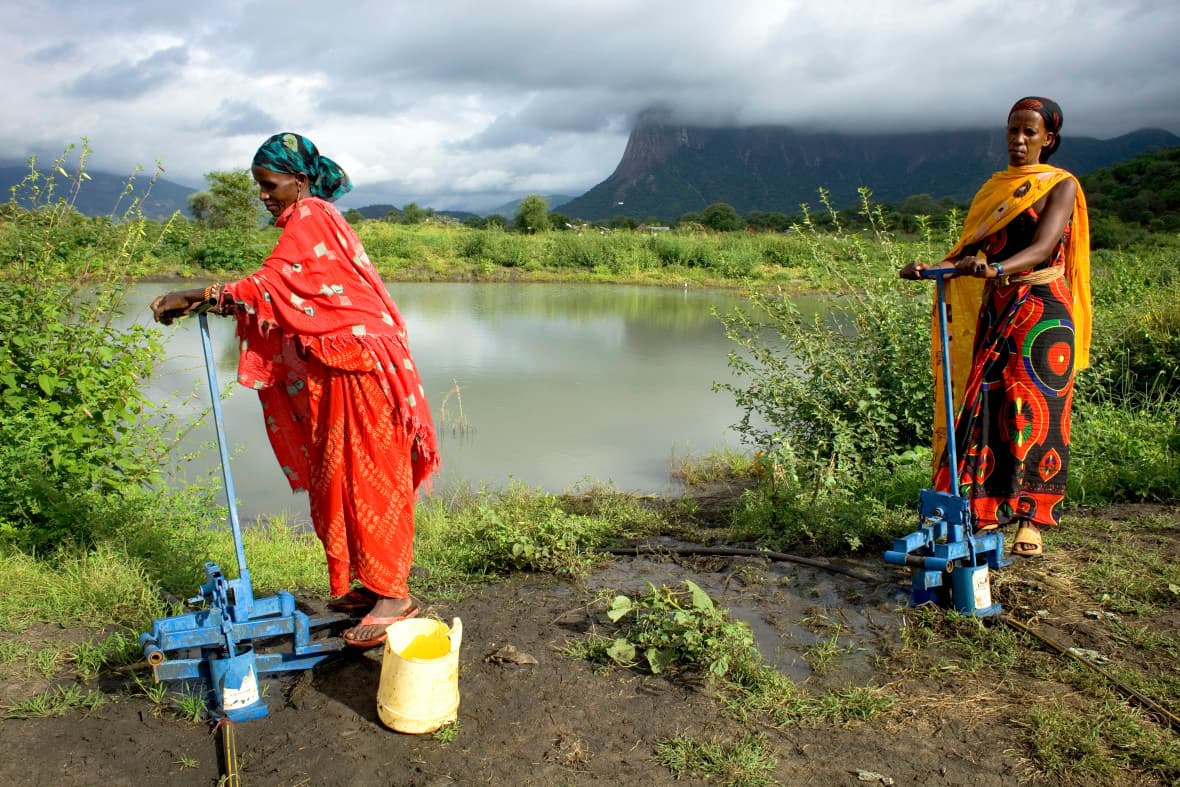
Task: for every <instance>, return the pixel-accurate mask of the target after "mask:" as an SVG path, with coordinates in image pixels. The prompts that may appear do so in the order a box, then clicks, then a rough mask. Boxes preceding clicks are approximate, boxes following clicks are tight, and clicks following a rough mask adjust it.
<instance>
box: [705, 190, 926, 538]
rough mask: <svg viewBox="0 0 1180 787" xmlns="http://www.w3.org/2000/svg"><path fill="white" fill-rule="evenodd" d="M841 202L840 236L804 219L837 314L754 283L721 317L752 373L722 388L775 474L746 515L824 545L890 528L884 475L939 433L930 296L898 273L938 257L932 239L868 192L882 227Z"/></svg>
mask: <svg viewBox="0 0 1180 787" xmlns="http://www.w3.org/2000/svg"><path fill="white" fill-rule="evenodd" d="M825 202H826V201H825ZM828 212H829V216H828V221H829V223H831V224H832V226H833V227H834V230H833V232H832V233H826V234H821V233H820V232H819V231H818V230H817V227H816V224H815V223H814V222H813V221H812V220H811V217H810V214H805V223H804V225H803V226H801V227H799V228H797V229H798V232H799V237H801V238H802V239H803V241H804V242H805V244H806V248H807V251H808V253H809V255H810V257H811V268H812V270H813V271H814V272H815V273H816V274H817V275H818V276H819V277H820V278H821V279H822V280H824V281H825V282H826V285H827V287H826V288H827V290H828V291H829V292H831V293H832V296H833V300H834V305H833V307H832V309H831V311H830V312H829V313H828V314H826V315H818V316H807V315H805V314H804V312H803V311H802V310H800V308H799V307H798V306H797V305H796V303H795V302H794V301H793V300H792V299H791V298H789V297H787V296H784V295H782V294H780V293H776V292H767V291H765V290H764V289H753V290H751V291H749V292H748V304H746V305H745V306H744V307H743V308H741V309H736V310H734V311H733V312H731V313H729V314H727V315H724V316H723V317H722V320H723V322H724V324H725V329H726V333H727V335H728V336H729V338H730V339H731V340H732V341H733V342H734V343H735V344H736V345H737V349H735V350H733V351H731V352H730V354H729V364H730V368H731V369H733V371H734V373H735V375H736V376H737V377H738V378H739V379H741V380H744V381H745V382H744V383H741V384H737V383H735V384H720V385H718V386H717V387H718V389H720V390H725V391H728V392H730V393H732V394H733V396H734V398H735V400H736V402H737V404H738V407H739V408H740V410H741V411H742V418H741V420H740V421H739V423H738V424H737V425H736V426H735V428H736V430H737V431H738V432H739V433H740V434H741V435H742V437H743V439H744V440H745V442H747V443H749V444H750V445H751V446H753V447H755V448H756V449H757V450H758V451H760V452H761V454H762V457H763V459H762V473H761V478H762V483H761V484H760V485H759V486H758V487H757V488H755V489H754V490H752V491H751V492H749V493H748V495H747V499H746V506H745V508H744V510H743V513H742V516H741V517H739V521H741V520H743V519H744V521H743V522H742V524H743V526H744V527H745V528H746V529H747V530H748V531H750V532H755V533H756V532H761V533H762V534H763V535H764V536H765V537H766V538H769V539H771V540H776V541H782V540H784V539H785V541H786V543H792V544H794V543H798V542H808V541H809V542H811V543H812V544H813V545H814V546H815V547H817V548H820V549H833V548H836V547H837V546H844V547H847V546H859V545H861V544H863V543H875V542H877V541H879V540H880V539H881V538H883V537H884V536H883V534H882V533H880V532H879V530H878V529H877V528H878V527H879V526H880V525H881V524H883V523H884V522H885V521H886V519H887V517H885V515H884V503H883V501H881V500H880V499H876V498H870V497H869V496H868V493H869V492H870V490H873V491H876V492H882V491H885V490H883V489H882V484H881V482H880V480H879V479H880V478H881V477H882V476H885V475H892V474H894V473H895V472H896V465H897V463H898V462H900V461H901V460H900V459H899V458H898V457H901V456H905V455H906V452H907V451H909V450H910V449H912V448H913V447H915V446H918V445H922V444H924V443H925V442H926V441H927V439H928V435H929V428H930V427H929V424H930V418H931V405H930V402H931V376H930V371H929V369H930V366H929V336H930V333H929V323H930V321H929V314H930V294H929V292H928V291H926V290H923V289H922V288H921V287H918V286H912V285H908V283H902V282H899V281H898V279H897V275H896V271H897V269H898V268H900V267H901V265H902V264H904V262H905V254H906V253H907V252H911V253H913V252H917V253H919V254H923V255H925V256H926V257H929V256H930V255H931V252H930V239H929V237H927V238H926V240H925V242H924V243H922V244H918V245H917V246H912V245H903V244H901V243H899V242H897V241H896V240H894V238H893V237H892V235H891V234H890V232H889V229H888V228H887V227H886V226H885V224H884V219H883V218H882V216H881V213H880V211H879V210H878V209H877V208H875V207H874V206H873V205H872V204H871V203H870V202H869V195H868V193H867V192H863V193H862V213H863V215H864V216H865V218H866V219H867V220H868V223H869V226H870V228H871V232H872V238H866V237H864V236H862V235H860V234H858V233H851V232H847V231H846V230H844V228H843V227H842V226H841V225H840V222H839V217H838V216H837V215H836V213H835V211H833V210H832V209H831V207H830V205H829V206H828ZM909 456H911V457H912V456H913V454H909ZM906 465H907V467H909V468H912V467H913V466H914V462H913V461H908V462H906ZM907 491H909V490H908V487H907ZM890 496H891V497H896V496H897V492H896V491H894V492H892V493H891V494H890ZM841 542H843V543H841Z"/></svg>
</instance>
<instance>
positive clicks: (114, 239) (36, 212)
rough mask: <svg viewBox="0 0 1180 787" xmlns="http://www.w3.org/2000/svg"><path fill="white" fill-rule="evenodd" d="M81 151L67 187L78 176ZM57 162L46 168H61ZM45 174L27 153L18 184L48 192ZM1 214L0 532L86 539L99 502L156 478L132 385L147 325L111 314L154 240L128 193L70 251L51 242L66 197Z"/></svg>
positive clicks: (155, 435)
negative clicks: (115, 217)
mask: <svg viewBox="0 0 1180 787" xmlns="http://www.w3.org/2000/svg"><path fill="white" fill-rule="evenodd" d="M68 153H69V151H67V154H68ZM87 153H88V150H87V149H85V148H84V149H83V151H82V152H81V154H80V156H79V159H78V164H77V170H76V174H75V175H74V176H73V181H72V182H71V185H70V186H69V187H68V188H67V189H65V191H66V193H67V194H72V195H76V194H77V188H78V187H79V186H80V184H81V182H82V181H83V180H84V177H85V169H84V162H85V157H86V154H87ZM65 163H66V160H65V155H63V157H62V158H61V159H59V160H58V161H57V162H55V164H54V167H53V170H52V171H53V172H54V173H58V174H61V175H62V177H66V174H65V168H64V165H65ZM56 178H57V175H56V174H52V175H48V176H47V175H44V174H42V173H40V172H38V171H37V170H36V167H35V163H34V165H33V166H31V173H30V175H29V176H28V178H26V184H30V183H31V184H43V185H42V187H41V191H40V192H39V193H40V194H42V195H45V197H46V199H49V198H50V197H51V196H52V195H54V194H56V193H58V190H57V187H56ZM7 215H8V216H9V220H10V221H11V226H10V227H9V228H8V232H9V237H10V238H12V239H13V240H12V241H11V243H10V246H9V249H10V250H11V251H14V252H15V253H14V254H13V256H12V257H11V258H10V259H9V260H8V261H7V265H6V268H7V273H8V276H9V278H8V280H6V281H4V282H3V283H2V284H0V536H3V537H4V538H5V539H7V540H10V541H13V542H15V543H16V544H18V545H19V546H21V547H24V548H30V549H32V548H36V549H44V548H45V547H48V546H53V545H56V544H59V543H62V542H63V541H65V540H70V539H76V540H81V541H92V540H93V539H94V538H95V537H96V536H97V535H98V532H97V530H96V528H99V527H101V526H102V524H103V521H104V517H103V516H101V515H100V512H101V511H103V510H104V509H106V508H107V502H112V503H113V504H114V505H113V509H112V510H117V509H118V507H119V506H118V500H119V498H120V496H121V495H122V494H123V492H124V491H125V490H127V489H129V488H134V487H138V486H142V485H146V484H152V483H155V482H157V481H158V480H159V467H160V460H161V457H162V456H163V454H164V453H165V451H166V450H167V445H166V441H165V440H164V438H163V431H162V428H161V427H160V426H159V425H158V424H157V425H153V423H152V421H151V420H150V418H149V416H150V415H151V411H152V408H151V405H150V403H149V402H147V401H146V400H145V399H144V398H143V397H142V395H141V394H140V392H139V385H140V383H141V382H142V381H144V380H146V379H147V378H148V377H149V376H150V375H151V372H152V369H153V366H154V363H155V359H156V357H157V356H158V354H159V352H160V343H159V340H158V338H157V334H156V333H155V332H154V331H153V330H149V329H146V328H144V327H143V326H132V327H130V328H126V329H120V328H118V327H117V326H116V325H115V322H114V320H115V318H116V317H118V316H119V315H120V310H121V307H122V302H123V295H124V291H125V285H124V284H122V283H121V282H123V281H125V280H126V277H127V275H128V274H129V273H134V272H135V270H136V269H137V268H138V266H139V265H140V264H141V263H142V260H143V259H144V258H145V256H147V254H148V253H149V252H150V251H151V244H152V243H153V242H154V241H153V240H151V237H152V235H151V233H149V232H148V223H147V222H146V221H145V220H144V218H143V216H142V213H140V211H139V203H138V202H133V203H132V205H131V206H130V208H129V209H128V211H127V214H126V215H125V216H124V217H123V220H122V221H120V222H118V223H116V222H106V223H105V224H103V225H101V232H100V234H99V235H98V236H96V237H93V238H92V239H91V240H90V241H89V243H90V246H89V247H87V252H86V253H79V254H73V253H71V254H62V253H61V250H62V248H63V247H65V246H68V245H69V243H68V242H63V240H67V241H68V240H69V239H71V238H72V237H74V235H73V233H74V230H75V229H76V228H77V226H78V221H77V218H76V215H75V214H74V212H73V209H72V206H71V204H70V202H69V201H68V200H67V199H66V198H65V197H58V198H57V201H55V202H45V203H38V204H35V205H32V206H17V205H15V204H10V206H9V209H8V210H7ZM87 226H89V224H87ZM155 240H158V238H156V239H155ZM107 523H108V524H109V520H107Z"/></svg>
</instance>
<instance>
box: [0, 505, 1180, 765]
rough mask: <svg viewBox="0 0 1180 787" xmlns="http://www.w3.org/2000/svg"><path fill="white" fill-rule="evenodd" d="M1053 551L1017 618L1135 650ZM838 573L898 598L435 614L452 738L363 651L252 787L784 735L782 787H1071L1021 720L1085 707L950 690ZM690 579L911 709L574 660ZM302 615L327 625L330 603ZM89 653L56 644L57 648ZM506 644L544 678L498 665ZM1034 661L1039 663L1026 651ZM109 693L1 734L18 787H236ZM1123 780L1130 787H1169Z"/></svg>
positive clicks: (445, 606)
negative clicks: (1026, 712) (789, 718)
mask: <svg viewBox="0 0 1180 787" xmlns="http://www.w3.org/2000/svg"><path fill="white" fill-rule="evenodd" d="M1158 512H1162V515H1163V516H1165V517H1167V518H1168V519H1169V520H1170V521H1171V522H1172V524H1174V525H1175V526H1176V527H1174V528H1172V530H1171V532H1170V534H1166V535H1165V536H1164V537H1165V538H1166V540H1167V542H1168V544H1170V546H1165V548H1167V549H1170V550H1173V554H1175V553H1176V552H1180V549H1177V547H1178V545H1180V509H1177V508H1164V509H1158ZM1126 513H1127V512H1126V510H1119V511H1113V510H1112V511H1110V512H1107V513H1106V515H1107V516H1109V517H1118V516H1122V515H1126ZM1047 541H1048V548H1049V550H1050V556H1049V557H1047V558H1046V559H1044V560H1040V561H1022V562H1020V563H1018V564H1016V565H1014V566H1012V567H1011V568H1008V569H1005V570H1004V577H1003V582H1002V583H1001V585H1002V586H1001V588H1000V596H1001V599H1002V600H1003V601H1004V603H1005V609H1006V611H1008V612H1010V613H1011V614H1013V615H1014V616H1016V617H1019V618H1020V619H1022V620H1030V619H1034V620H1036V621H1037V623H1035V624H1034V625H1037V626H1041V627H1043V629H1044V630H1046V631H1049V632H1051V633H1052V635H1053V636H1055V637H1056V638H1058V639H1059V640H1060V641H1062V642H1064V643H1065V644H1066V645H1069V646H1072V645H1078V646H1082V647H1085V648H1089V649H1092V650H1094V651H1097V652H1111V651H1114V650H1117V649H1118V643H1117V641H1116V638H1114V637H1112V635H1111V633H1110V631H1108V630H1107V629H1106V627H1105V624H1104V622H1103V621H1102V620H1095V619H1092V617H1087V615H1086V609H1087V608H1088V607H1090V606H1096V605H1097V601H1095V600H1091V599H1087V598H1085V597H1084V595H1079V594H1078V592H1077V591H1076V588H1067V587H1066V585H1067V584H1068V578H1069V577H1071V576H1073V571H1072V568H1073V566H1074V565H1075V563H1076V561H1084V560H1085V559H1086V556H1085V555H1084V554H1080V553H1078V552H1077V551H1076V550H1075V551H1071V550H1067V549H1062V550H1058V551H1057V552H1056V553H1054V552H1053V541H1052V537H1051V536H1050V537H1049V539H1047ZM839 562H840V564H841V565H845V566H851V567H853V568H857V569H860V570H863V571H865V572H868V573H870V574H873V575H876V576H878V577H881V579H882V580H883V582H882V583H880V584H877V583H869V582H866V581H862V580H860V579H856V578H853V577H849V576H846V575H843V574H837V573H831V572H828V571H825V570H822V569H819V568H814V567H809V566H805V565H799V564H795V563H791V562H775V561H767V560H763V559H759V558H751V557H672V556H659V555H649V556H644V557H618V558H614V559H613V560H611V561H610V562H609V563H607V564H606V565H604V566H602V567H601V568H600V569H598V570H596V571H594V572H593V573H592V574H591V575H590V576H589V578H588V579H587V580H586V581H584V582H566V581H559V580H554V579H550V578H539V577H534V576H521V577H516V578H513V579H511V580H508V581H504V582H501V583H498V584H492V585H488V586H486V587H483V588H481V589H478V590H476V591H475V592H472V593H471V594H469V595H467V596H466V597H464V598H463V599H461V600H458V601H443V600H433V601H431V600H429V599H425V600H424V601H425V602H426V608H425V612H426V614H428V615H433V616H436V617H438V618H441V619H443V620H446V621H450V619H451V618H452V617H454V616H458V617H460V618H461V619H462V621H463V628H464V639H463V645H462V649H461V653H460V668H461V672H460V675H461V677H460V691H461V697H462V699H461V704H460V709H459V725H458V727H457V729H455V730H452V731H451V732H452V733H453V734H452V735H445V736H435V735H421V736H413V735H404V734H400V733H396V732H392V731H390V730H388V729H386V728H385V727H384V726H383V725H382V724H381V722H380V720H379V719H378V716H377V712H376V704H375V699H376V692H377V686H378V682H379V676H380V670H381V658H382V653H383V650H382V649H374V650H371V651H368V652H363V653H362V652H355V651H354V652H348V653H345V654H343V655H341V656H340V657H338V658H334V659H332V660H330V661H328V662H326V663H324V664H322V665H320V666H319V667H317V668H316V669H314V670H313V671H309V672H304V673H301V674H299V675H298V676H296V677H288V678H281V679H273V680H270V681H269V689H268V694H267V699H268V702H269V709H270V714H269V716H268V717H267V718H264V719H259V720H254V721H249V722H244V723H241V724H239V725H237V726H236V730H235V736H236V744H237V748H238V759H237V762H238V769H239V772H240V776H241V784H243V785H358V786H361V785H422V786H423V787H426V786H428V785H452V784H456V785H478V784H493V785H565V784H568V785H584V784H607V785H659V784H672V783H677V784H699V783H706V782H705V781H704V780H703V779H702V778H700V777H694V776H693V775H691V774H688V775H685V776H683V777H682V778H680V779H679V780H677V778H676V776H675V775H674V774H673V773H672V772H671V771H670V770H668V769H667V768H666V767H664V766H662V765H660V764H659V763H658V762H657V761H656V759H655V757H654V752H655V746H656V744H657V743H658V742H660V741H665V740H667V739H670V738H674V737H676V736H682V735H688V736H691V737H692V738H693V739H694V740H697V741H701V742H709V741H725V742H732V741H734V740H737V739H739V738H741V737H742V736H743V735H745V734H747V733H749V732H758V733H762V734H765V735H766V736H767V738H768V741H769V742H770V745H771V746H772V748H773V750H774V753H775V755H776V757H777V769H776V771H775V772H774V774H773V778H774V779H776V780H777V781H778V782H779V783H781V784H787V785H791V784H807V785H857V784H859V785H864V784H896V785H1007V784H1017V783H1022V782H1029V781H1033V782H1042V783H1045V782H1048V783H1053V779H1045V778H1043V775H1039V774H1038V771H1037V769H1036V768H1035V766H1034V765H1033V764H1032V763H1030V760H1029V757H1028V747H1027V746H1026V741H1025V740H1024V739H1023V738H1022V736H1023V735H1025V734H1027V733H1026V730H1024V729H1023V728H1022V727H1021V726H1019V725H1017V724H1014V723H1013V719H1015V718H1017V717H1018V716H1019V714H1020V711H1021V710H1022V709H1023V708H1026V707H1027V706H1028V705H1029V704H1030V703H1038V702H1045V701H1048V700H1049V699H1050V698H1060V697H1063V696H1066V697H1068V696H1070V695H1073V694H1075V693H1076V692H1077V689H1076V687H1072V686H1067V685H1063V684H1060V683H1055V682H1053V681H1051V680H1044V679H1040V678H1037V679H1027V680H1026V679H1021V677H1020V676H1011V675H1007V676H1005V675H994V674H986V673H985V674H978V673H962V672H959V671H958V670H952V671H948V672H943V671H941V670H940V669H939V668H938V667H939V658H940V656H939V654H938V653H937V652H931V653H927V654H921V653H919V654H915V653H914V652H913V648H912V646H911V647H910V648H908V649H907V647H906V643H905V641H904V640H903V636H902V631H903V627H904V626H906V625H913V622H914V617H913V616H914V612H913V610H911V609H907V607H906V605H905V602H906V598H907V595H906V591H904V590H903V589H902V588H901V587H899V586H898V585H897V584H894V583H896V582H898V581H902V580H904V576H903V575H902V574H901V573H899V572H897V571H896V570H893V569H886V568H885V567H884V566H883V565H882V564H881V563H880V562H879V561H878V560H877V559H876V558H875V557H866V558H864V559H861V560H848V561H839ZM685 579H692V580H693V581H694V582H696V583H697V584H699V585H700V586H701V587H702V588H704V589H705V590H706V591H708V592H709V594H710V595H711V596H712V597H713V598H714V599H715V600H716V601H717V602H718V603H719V604H721V605H723V606H725V607H727V608H728V609H729V610H730V612H731V614H732V615H734V616H735V617H738V618H741V619H743V620H746V621H747V622H749V623H750V625H751V626H752V628H753V631H754V633H755V635H756V638H757V640H758V644H759V648H760V650H761V651H762V653H763V654H764V656H765V657H766V658H767V659H769V660H771V661H772V662H773V663H776V664H777V665H778V666H779V668H780V669H781V670H782V671H784V672H785V673H786V674H787V675H789V676H790V677H791V678H792V679H794V680H795V681H796V682H798V683H800V684H801V685H802V686H804V687H805V688H806V689H807V690H808V691H811V692H815V693H820V692H822V691H824V690H825V689H828V688H841V687H846V686H873V687H879V688H880V689H881V691H882V692H883V693H884V694H886V695H887V696H889V697H891V698H893V700H894V701H895V704H894V707H893V709H892V710H891V711H890V712H888V713H886V714H884V715H882V716H880V717H878V718H876V719H874V720H871V721H868V722H854V723H849V724H842V725H834V724H830V723H818V724H804V725H792V726H787V727H785V728H781V729H772V728H769V727H767V726H764V725H752V726H751V725H743V724H740V723H739V722H737V721H735V720H734V719H733V718H731V717H730V716H728V715H727V714H726V713H725V711H724V709H723V707H722V704H721V703H720V702H719V699H718V697H717V696H716V695H715V693H714V692H713V690H712V689H710V687H709V685H708V684H707V683H706V682H704V681H703V680H701V679H699V678H697V677H694V676H685V675H681V676H676V677H671V678H668V677H664V676H662V675H661V676H653V675H650V674H644V673H641V672H638V671H628V670H623V669H617V668H616V669H610V670H606V671H603V670H596V669H595V667H594V666H593V665H591V664H589V663H586V662H583V661H579V660H576V659H573V658H571V657H569V656H566V655H563V654H562V652H561V650H562V647H563V645H565V644H566V643H567V642H568V641H570V640H571V639H575V638H578V637H583V636H585V635H586V634H587V633H588V632H590V631H603V630H604V628H605V626H606V619H605V617H604V615H603V609H604V605H603V603H602V602H601V600H600V599H601V593H602V591H610V592H612V593H613V592H623V593H629V592H641V591H643V590H645V589H646V587H647V583H648V582H651V583H654V584H656V585H659V584H668V585H672V584H676V583H680V582H682V581H683V580H685ZM301 601H304V602H305V603H307V604H308V606H309V607H311V608H313V609H315V608H321V607H320V604H321V603H322V602H313V601H308V600H304V599H301ZM1144 622H1148V621H1144ZM1150 622H1151V623H1152V624H1153V625H1156V626H1159V627H1160V628H1161V630H1167V631H1172V632H1175V631H1176V630H1177V629H1178V628H1180V620H1177V616H1176V615H1174V614H1172V615H1170V616H1166V617H1162V618H1161V619H1160V620H1158V621H1150ZM41 634H46V632H41ZM68 634H69V632H61V631H59V632H54V636H55V638H58V639H60V638H62V637H64V636H68ZM37 635H38V632H36V631H30V632H26V634H25V636H37ZM833 636H836V638H837V640H838V643H839V645H840V649H839V653H838V654H837V655H836V658H835V660H834V661H833V662H831V663H830V664H828V665H827V668H826V669H822V670H818V671H817V670H816V669H813V667H812V665H811V664H809V661H808V654H809V652H810V649H811V648H812V647H813V646H814V645H815V644H816V643H818V642H820V641H821V640H825V639H830V638H831V637H833ZM506 645H512V646H514V647H515V649H516V650H517V652H518V653H523V654H527V655H529V656H532V657H533V658H534V659H535V660H536V663H535V664H513V663H503V662H501V661H499V660H496V659H494V658H491V657H492V655H493V654H495V653H497V652H498V651H500V650H501V649H502V648H503V647H504V646H506ZM1023 647H1027V648H1034V649H1035V648H1039V647H1040V646H1039V645H1037V643H1036V642H1035V641H1032V640H1025V641H1024V644H1023ZM812 658H813V657H812ZM1045 658H1046V659H1049V658H1058V657H1056V656H1051V655H1046V656H1045ZM813 660H814V658H813ZM923 664H924V665H925V666H923ZM36 682H37V680H36V678H35V677H33V676H26V678H25V679H22V678H19V677H13V676H9V678H8V680H7V682H6V685H5V686H4V697H5V699H6V701H7V702H8V703H9V704H10V703H11V702H12V701H13V700H14V699H16V698H19V697H21V695H22V694H27V693H28V692H30V691H33V690H37V689H40V688H44V687H43V686H40V687H39V686H37V685H36ZM89 687H92V688H93V687H97V688H100V689H101V690H102V691H103V692H104V693H105V695H106V696H107V699H108V701H107V702H106V703H104V704H103V705H101V706H100V707H98V708H97V709H95V710H92V711H86V712H83V711H80V710H74V711H71V712H69V713H68V714H67V715H65V716H63V717H58V718H29V719H11V718H10V719H5V720H4V721H2V722H0V750H2V751H3V752H4V755H5V756H4V757H0V783H6V784H37V785H41V784H44V785H50V784H52V785H100V784H101V785H122V784H127V785H131V784H170V785H200V786H201V787H208V786H209V785H216V784H218V783H219V780H220V776H221V773H222V766H221V764H220V763H219V758H218V746H217V738H216V737H214V736H211V734H210V730H209V727H208V726H207V725H206V724H201V723H193V722H189V721H184V720H181V719H180V718H178V717H177V715H176V714H175V713H174V712H173V711H171V710H169V709H167V708H162V707H160V706H156V705H154V704H153V703H152V702H150V701H149V700H148V699H147V698H146V697H145V696H143V695H142V694H141V693H138V692H137V691H136V690H135V687H134V685H133V684H131V683H130V682H129V680H128V677H127V676H126V675H121V674H114V675H109V676H106V677H104V678H102V679H100V680H99V681H97V682H94V683H91V684H89ZM1124 775H1125V777H1126V778H1125V779H1123V781H1125V782H1126V783H1143V784H1156V783H1160V782H1159V781H1158V779H1153V778H1151V777H1149V776H1146V775H1141V774H1140V775H1136V774H1134V773H1125V774H1124Z"/></svg>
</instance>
